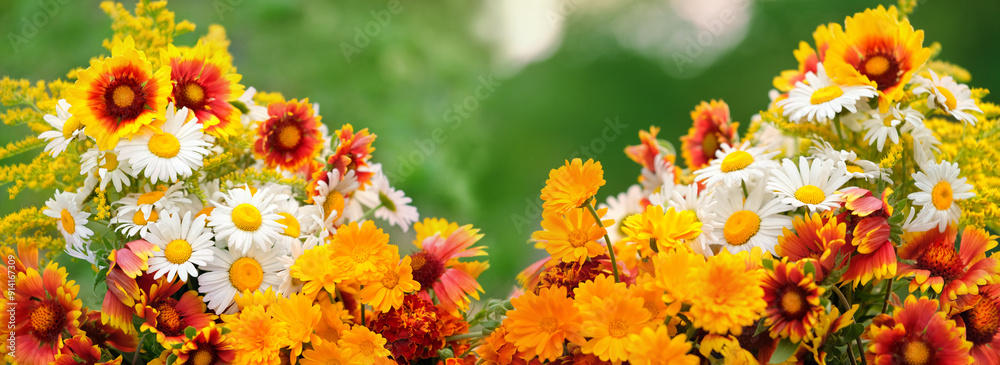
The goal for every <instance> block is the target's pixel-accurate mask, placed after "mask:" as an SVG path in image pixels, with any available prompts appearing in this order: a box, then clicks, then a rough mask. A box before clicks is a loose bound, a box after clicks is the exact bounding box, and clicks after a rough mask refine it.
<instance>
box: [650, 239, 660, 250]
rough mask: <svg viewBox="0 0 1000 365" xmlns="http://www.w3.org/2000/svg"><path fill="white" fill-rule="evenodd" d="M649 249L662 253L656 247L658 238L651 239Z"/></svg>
mask: <svg viewBox="0 0 1000 365" xmlns="http://www.w3.org/2000/svg"><path fill="white" fill-rule="evenodd" d="M649 248H650V249H652V250H653V252H660V249H659V248H657V247H656V238H652V237H650V238H649Z"/></svg>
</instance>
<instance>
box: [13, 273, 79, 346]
mask: <svg viewBox="0 0 1000 365" xmlns="http://www.w3.org/2000/svg"><path fill="white" fill-rule="evenodd" d="M66 277H67V274H66V268H63V267H59V265H57V264H56V263H54V262H53V263H49V264H48V265H47V266H45V268H44V269H42V270H41V271H39V270H36V269H34V268H30V267H29V268H27V271H25V272H22V273H18V274H17V279H16V282H15V283H14V285H15V287H14V294H13V295H14V297H13V300H11V301H10V302H8V303H7V304H8V305H13V308H9V309H13V313H16V314H17V316H16V317H15V318H14V320H15V323H13V325H14V327H13V329H12V331H13V332H14V339H13V340H10V339H8V341H14V342H15V343H16V344H17V348H16V351H15V358H16V359H18V360H19V361H21V362H22V363H24V364H48V363H49V362H52V361H53V360H55V355H56V354H58V353H59V352H60V349H61V348H62V347H63V346H64V345H65V344H64V343H63V341H65V338H64V337H63V336H64V333H67V332H68V333H69V335H70V336H74V335H76V334H78V333H79V332H80V331H79V325H80V322H79V318H80V310H81V308H82V307H83V302H82V301H81V300H80V299H77V298H76V296H77V294H78V293H79V292H80V286H79V285H76V282H75V281H73V280H70V281H68V282H67V281H66ZM5 296H6V293H5ZM8 299H11V298H8Z"/></svg>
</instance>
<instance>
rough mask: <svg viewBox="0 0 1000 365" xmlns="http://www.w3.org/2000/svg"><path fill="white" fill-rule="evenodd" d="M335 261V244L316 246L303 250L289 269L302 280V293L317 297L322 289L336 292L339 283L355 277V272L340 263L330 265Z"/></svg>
mask: <svg viewBox="0 0 1000 365" xmlns="http://www.w3.org/2000/svg"><path fill="white" fill-rule="evenodd" d="M331 261H333V246H331V245H322V246H316V247H313V248H310V249H308V250H306V252H303V253H302V255H301V256H299V258H298V259H296V260H295V263H294V264H293V265H292V267H291V268H290V269H289V274H290V275H291V276H292V278H294V279H298V280H300V281H302V294H305V295H308V296H310V297H313V298H315V297H316V296H317V294H319V292H320V290H326V292H327V293H336V290H337V284H339V283H340V282H341V281H344V280H347V279H348V278H351V277H353V274H354V272H353V271H351V272H348V271H347V269H346V268H344V267H342V266H339V265H330V264H329V263H330V262H331Z"/></svg>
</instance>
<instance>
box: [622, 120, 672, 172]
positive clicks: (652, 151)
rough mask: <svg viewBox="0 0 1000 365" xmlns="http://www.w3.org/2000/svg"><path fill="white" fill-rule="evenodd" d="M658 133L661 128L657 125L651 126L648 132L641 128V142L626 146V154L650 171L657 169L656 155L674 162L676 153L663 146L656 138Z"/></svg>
mask: <svg viewBox="0 0 1000 365" xmlns="http://www.w3.org/2000/svg"><path fill="white" fill-rule="evenodd" d="M658 133H660V128H659V127H655V126H650V127H649V131H648V132H647V131H643V130H640V131H639V142H640V143H639V144H637V145H635V146H628V147H625V155H626V156H628V158H630V159H632V161H635V163H637V164H640V165H642V167H645V168H646V169H648V170H650V171H656V165H657V163H656V156H662V157H661V158H663V159H665V160H667V161H670V163H671V164H673V162H674V155H673V154H672V153H670V152H669V151H668V150H667V149H665V148H663V147H661V146H660V142H658V141H657V140H656V135H657V134H658Z"/></svg>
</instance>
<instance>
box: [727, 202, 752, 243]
mask: <svg viewBox="0 0 1000 365" xmlns="http://www.w3.org/2000/svg"><path fill="white" fill-rule="evenodd" d="M759 230H760V217H758V216H757V213H754V212H751V211H749V210H741V211H738V212H736V213H733V215H731V216H729V219H726V226H725V227H724V228H723V229H722V234H723V236H725V237H726V242H729V244H730V245H733V246H739V245H742V244H744V243H747V241H749V240H750V237H753V236H754V235H755V234H757V231H759Z"/></svg>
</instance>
